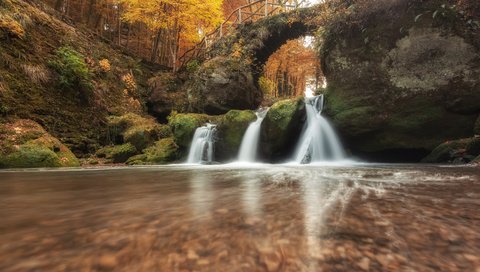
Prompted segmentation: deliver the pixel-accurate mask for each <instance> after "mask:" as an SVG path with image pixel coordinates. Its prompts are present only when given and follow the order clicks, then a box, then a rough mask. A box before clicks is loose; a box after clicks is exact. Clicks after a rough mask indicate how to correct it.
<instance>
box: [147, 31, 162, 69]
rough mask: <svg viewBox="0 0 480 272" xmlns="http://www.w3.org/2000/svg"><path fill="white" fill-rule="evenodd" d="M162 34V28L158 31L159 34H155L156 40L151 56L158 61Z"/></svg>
mask: <svg viewBox="0 0 480 272" xmlns="http://www.w3.org/2000/svg"><path fill="white" fill-rule="evenodd" d="M161 36H162V30H161V29H159V30H158V32H157V35H156V36H155V40H154V42H153V48H152V56H151V58H150V59H151V61H152V62H156V61H157V57H158V45H159V44H160V37H161Z"/></svg>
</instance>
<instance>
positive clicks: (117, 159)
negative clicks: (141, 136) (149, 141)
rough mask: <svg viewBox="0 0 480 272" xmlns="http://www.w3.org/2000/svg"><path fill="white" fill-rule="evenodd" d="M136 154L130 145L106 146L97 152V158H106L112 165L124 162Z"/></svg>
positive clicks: (135, 150) (133, 147)
mask: <svg viewBox="0 0 480 272" xmlns="http://www.w3.org/2000/svg"><path fill="white" fill-rule="evenodd" d="M135 154H137V149H136V148H135V146H133V145H132V144H130V143H127V144H123V145H115V146H107V147H104V148H102V149H100V150H98V151H97V156H98V157H99V158H107V159H110V160H112V162H113V163H123V162H126V161H127V160H128V159H129V158H130V157H132V156H134V155H135Z"/></svg>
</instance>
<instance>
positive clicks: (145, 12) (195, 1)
mask: <svg viewBox="0 0 480 272" xmlns="http://www.w3.org/2000/svg"><path fill="white" fill-rule="evenodd" d="M121 2H122V3H124V4H125V5H124V14H123V16H122V18H123V19H124V20H125V21H127V22H129V23H143V24H145V25H146V26H147V27H148V28H149V29H150V30H151V31H153V32H154V33H155V37H154V40H153V47H152V55H151V60H152V61H153V62H155V61H157V58H158V57H159V56H160V57H161V56H164V55H166V54H169V55H170V60H171V63H170V64H171V65H172V68H173V70H174V71H176V69H177V62H178V55H179V54H178V52H179V47H180V45H181V44H191V43H194V42H197V41H199V40H200V39H201V36H200V33H206V32H208V31H209V30H211V29H212V28H214V27H215V26H217V25H218V24H220V23H221V21H222V18H223V14H222V0H209V1H203V0H121Z"/></svg>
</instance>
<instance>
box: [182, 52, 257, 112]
mask: <svg viewBox="0 0 480 272" xmlns="http://www.w3.org/2000/svg"><path fill="white" fill-rule="evenodd" d="M186 88H187V90H188V101H189V105H190V107H191V109H192V110H193V111H195V112H204V113H207V114H223V113H226V112H228V111H229V110H231V109H238V110H247V109H248V110H254V109H256V108H257V107H258V106H259V105H260V103H261V102H262V98H263V95H262V92H261V91H260V90H259V89H258V88H257V87H256V82H255V81H254V77H253V75H252V73H251V71H250V69H249V66H248V65H246V64H245V63H243V62H241V61H240V60H237V59H233V58H224V57H217V58H213V59H212V60H209V61H207V62H205V63H204V64H203V65H202V66H201V67H200V68H199V70H198V71H197V72H196V73H195V75H194V77H193V79H192V80H191V81H190V82H188V83H187V87H186Z"/></svg>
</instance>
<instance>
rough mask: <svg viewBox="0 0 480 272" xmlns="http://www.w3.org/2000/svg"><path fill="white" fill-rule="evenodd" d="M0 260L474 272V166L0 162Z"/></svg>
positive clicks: (479, 221)
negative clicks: (7, 165)
mask: <svg viewBox="0 0 480 272" xmlns="http://www.w3.org/2000/svg"><path fill="white" fill-rule="evenodd" d="M0 218H1V219H0V222H1V223H0V271H110V270H112V271H368V270H370V271H477V272H478V271H480V170H479V168H475V167H454V166H422V165H367V164H365V165H362V164H360V165H354V166H335V165H324V166H319V165H317V166H312V165H310V166H294V165H249V166H238V165H218V166H181V165H178V166H155V167H153V166H152V167H134V168H129V167H125V168H122V167H120V168H93V169H73V170H24V171H22V170H19V171H2V172H0Z"/></svg>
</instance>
